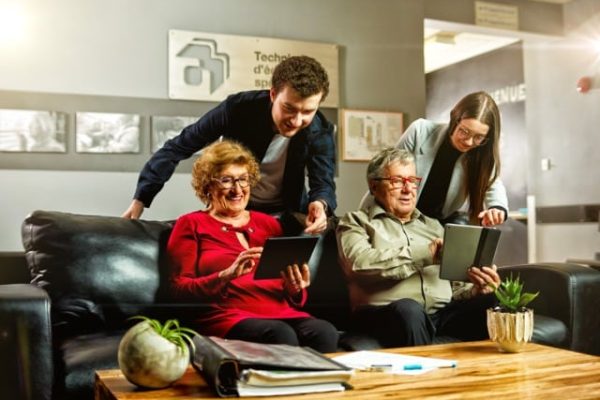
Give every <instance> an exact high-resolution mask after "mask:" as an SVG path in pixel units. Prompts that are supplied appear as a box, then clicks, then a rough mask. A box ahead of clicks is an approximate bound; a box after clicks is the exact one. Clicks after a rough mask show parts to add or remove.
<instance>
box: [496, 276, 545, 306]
mask: <svg viewBox="0 0 600 400" xmlns="http://www.w3.org/2000/svg"><path fill="white" fill-rule="evenodd" d="M494 294H495V295H496V298H497V299H498V302H499V303H500V308H501V309H504V310H506V311H509V312H517V311H519V310H521V309H522V308H524V307H525V306H526V305H527V304H529V303H530V302H531V301H532V300H533V299H535V298H536V297H537V296H538V295H539V294H540V292H536V293H523V282H521V280H520V278H519V276H518V275H517V277H516V278H514V279H513V276H512V274H510V276H509V277H506V278H504V279H503V280H502V282H500V286H498V287H497V288H496V290H494Z"/></svg>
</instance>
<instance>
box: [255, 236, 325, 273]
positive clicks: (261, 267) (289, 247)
mask: <svg viewBox="0 0 600 400" xmlns="http://www.w3.org/2000/svg"><path fill="white" fill-rule="evenodd" d="M318 240H319V237H318V236H282V237H274V238H269V239H267V241H266V242H265V245H264V248H263V252H262V255H261V256H260V260H259V262H258V265H257V266H256V272H255V273H254V279H273V278H280V277H281V275H280V274H279V272H280V271H282V270H283V269H284V268H286V267H287V266H288V265H292V264H298V266H301V265H302V264H303V263H308V260H310V257H311V256H312V253H313V250H314V249H315V246H316V244H317V241H318Z"/></svg>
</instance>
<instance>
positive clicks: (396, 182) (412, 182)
mask: <svg viewBox="0 0 600 400" xmlns="http://www.w3.org/2000/svg"><path fill="white" fill-rule="evenodd" d="M375 180H376V181H387V182H388V183H389V185H390V186H391V187H392V189H400V188H403V187H405V186H406V187H408V188H409V189H415V188H417V187H419V184H420V183H421V180H422V178H419V177H418V176H407V177H404V176H390V177H386V178H375Z"/></svg>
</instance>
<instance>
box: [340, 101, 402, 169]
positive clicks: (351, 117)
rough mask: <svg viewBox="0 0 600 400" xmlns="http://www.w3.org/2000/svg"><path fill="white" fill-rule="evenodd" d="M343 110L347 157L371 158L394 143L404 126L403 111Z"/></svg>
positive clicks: (343, 150) (348, 158)
mask: <svg viewBox="0 0 600 400" xmlns="http://www.w3.org/2000/svg"><path fill="white" fill-rule="evenodd" d="M340 114H341V115H340V121H341V127H340V133H341V134H340V136H341V138H342V140H341V142H342V159H343V160H344V161H369V160H370V159H371V158H372V157H373V156H374V155H375V154H376V153H377V152H378V151H379V150H381V149H384V148H386V147H390V146H394V145H395V144H396V142H398V139H400V136H401V135H402V132H403V130H404V127H403V114H402V113H400V112H385V111H369V110H345V109H343V110H341V111H340Z"/></svg>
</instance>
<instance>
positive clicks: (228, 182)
mask: <svg viewBox="0 0 600 400" xmlns="http://www.w3.org/2000/svg"><path fill="white" fill-rule="evenodd" d="M213 181H215V182H217V183H218V184H219V186H220V187H221V188H223V189H231V188H232V187H233V186H234V185H235V184H236V183H237V184H238V185H240V187H241V188H242V189H243V188H247V187H248V186H249V185H250V177H249V176H248V175H243V176H240V177H239V178H234V177H233V176H227V175H225V176H221V177H218V178H213Z"/></svg>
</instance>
